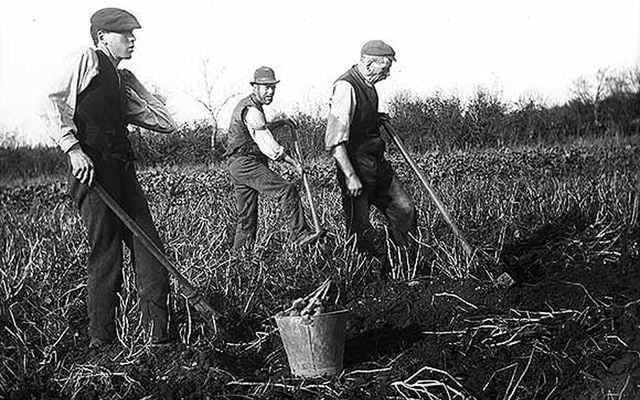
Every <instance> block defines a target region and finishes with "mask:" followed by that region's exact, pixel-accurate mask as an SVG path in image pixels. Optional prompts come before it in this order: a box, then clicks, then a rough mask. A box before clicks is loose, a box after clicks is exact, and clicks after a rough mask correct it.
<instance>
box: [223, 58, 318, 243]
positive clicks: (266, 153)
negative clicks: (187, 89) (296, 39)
mask: <svg viewBox="0 0 640 400" xmlns="http://www.w3.org/2000/svg"><path fill="white" fill-rule="evenodd" d="M278 82H280V81H279V80H277V79H276V77H275V73H274V71H273V69H271V68H269V67H260V68H258V69H257V70H256V71H255V73H254V79H253V81H252V82H251V86H252V87H253V92H252V93H251V94H250V95H248V96H247V97H245V98H244V99H242V100H240V102H239V103H238V105H237V106H236V107H235V109H234V111H233V114H232V115H231V122H230V124H229V133H228V144H227V151H226V156H227V157H228V169H229V174H230V175H231V180H232V182H233V186H234V193H235V197H236V212H237V225H236V233H235V238H234V243H233V248H234V250H241V249H243V248H248V249H251V248H252V247H253V244H254V243H255V240H256V232H257V228H258V195H259V194H266V195H269V196H274V197H275V198H276V199H277V200H278V202H279V204H280V208H281V212H282V214H283V216H284V218H285V219H286V220H287V222H288V231H289V239H290V241H292V242H294V243H308V239H309V237H310V236H312V232H311V230H310V229H309V226H308V225H307V223H306V221H305V219H304V212H303V210H302V203H301V201H300V197H299V196H298V191H297V189H296V187H295V186H294V185H293V184H292V183H291V182H289V181H287V180H285V179H284V178H282V177H281V176H280V175H278V174H276V173H275V172H273V171H272V170H271V169H270V168H269V166H268V161H269V160H272V161H278V162H285V163H287V164H290V165H291V166H293V167H294V168H295V169H296V171H297V172H298V173H299V174H302V172H303V170H302V165H301V164H300V163H299V162H298V161H297V160H295V159H293V158H292V157H291V156H290V155H289V154H287V151H286V150H285V148H284V147H282V146H281V145H280V144H279V143H278V142H277V141H276V139H275V138H274V137H273V134H272V130H273V129H276V128H278V127H280V126H283V125H288V126H290V127H291V128H293V129H295V128H296V123H295V122H294V121H293V120H291V119H290V118H284V119H279V120H276V121H272V122H267V120H266V117H265V114H264V109H263V107H264V106H265V105H269V104H271V102H272V101H273V96H274V95H275V91H276V84H277V83H278Z"/></svg>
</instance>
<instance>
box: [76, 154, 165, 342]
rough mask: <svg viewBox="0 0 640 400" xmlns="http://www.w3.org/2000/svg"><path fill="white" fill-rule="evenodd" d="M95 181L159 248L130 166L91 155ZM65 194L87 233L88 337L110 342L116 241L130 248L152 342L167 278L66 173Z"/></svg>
mask: <svg viewBox="0 0 640 400" xmlns="http://www.w3.org/2000/svg"><path fill="white" fill-rule="evenodd" d="M93 162H94V166H95V173H96V175H95V179H96V180H97V181H98V182H99V183H100V184H101V185H102V186H103V187H104V189H105V190H106V191H107V192H108V193H109V194H110V195H111V196H112V197H113V198H114V199H115V201H116V202H118V204H120V206H122V208H123V209H124V210H125V211H126V212H127V214H129V216H131V218H133V219H134V220H135V221H136V222H137V223H138V225H140V226H141V228H142V229H143V230H144V231H145V232H146V233H147V234H148V235H149V237H151V239H152V240H153V241H154V242H155V243H156V244H157V245H158V247H159V248H161V249H162V243H161V242H160V238H159V236H158V232H157V231H156V228H155V226H154V224H153V220H152V218H151V213H150V212H149V206H148V204H147V201H146V199H145V197H144V194H143V193H142V188H141V187H140V183H139V182H138V179H137V177H136V173H135V169H134V167H133V163H132V162H127V161H121V160H117V159H113V158H104V157H100V158H99V157H93ZM68 181H69V191H70V194H71V195H72V197H73V199H74V200H75V202H76V204H77V206H78V208H79V210H80V215H81V217H82V220H83V221H84V224H85V226H86V228H87V231H88V238H89V247H90V254H89V262H88V269H87V270H88V280H87V293H88V301H87V309H88V314H89V335H90V336H91V337H92V338H98V339H104V340H114V339H115V338H116V325H115V309H116V305H117V302H118V296H117V294H118V291H119V290H120V288H121V285H122V257H123V254H122V250H123V249H122V243H123V242H124V243H125V244H126V245H127V247H128V248H129V249H130V250H131V260H132V263H133V267H134V270H135V273H136V286H137V289H138V295H139V299H140V309H141V311H142V316H143V320H144V322H145V323H146V324H150V325H152V326H153V330H152V332H151V335H152V338H153V339H163V338H166V337H167V334H168V333H167V328H168V327H167V323H168V304H167V300H168V295H169V278H168V275H167V271H166V270H165V269H164V268H163V267H162V265H161V264H160V263H159V262H158V261H157V260H156V259H155V257H153V255H152V254H151V253H150V252H149V251H148V250H147V249H146V248H145V247H144V246H143V245H142V243H141V242H140V241H139V240H138V239H136V238H135V237H134V236H133V234H132V233H131V232H130V231H129V230H128V229H127V228H126V227H124V226H123V224H122V223H121V221H120V219H119V218H118V217H117V216H116V215H115V214H114V213H113V212H112V211H111V210H110V209H109V207H108V206H107V205H106V204H105V203H104V202H103V201H102V200H101V199H100V197H99V196H98V194H97V193H96V192H95V191H94V190H92V189H91V188H90V187H88V186H87V185H82V184H80V182H79V181H78V180H77V179H76V178H75V177H74V176H73V175H72V174H71V173H70V174H69V180H68Z"/></svg>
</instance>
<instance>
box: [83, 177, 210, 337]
mask: <svg viewBox="0 0 640 400" xmlns="http://www.w3.org/2000/svg"><path fill="white" fill-rule="evenodd" d="M92 188H93V190H95V191H96V193H98V196H100V198H101V199H102V201H104V202H105V204H106V205H107V206H108V207H109V208H110V209H111V211H113V213H114V214H116V216H117V217H118V218H120V220H121V221H122V223H123V224H124V225H125V226H126V227H127V228H128V229H129V230H130V231H131V233H133V235H134V236H135V237H136V238H137V239H138V240H140V242H141V243H142V245H143V246H144V247H145V248H146V249H147V250H149V252H150V253H151V254H152V255H153V256H154V257H155V258H156V259H157V260H158V262H160V264H161V265H162V266H163V267H164V268H165V269H166V270H167V272H169V273H170V274H171V275H172V276H173V277H174V278H175V279H176V280H177V281H178V284H179V285H180V286H181V287H182V288H183V291H184V294H185V295H186V296H187V299H189V301H190V302H191V303H192V304H193V305H194V307H195V308H196V309H197V310H198V311H200V312H201V313H203V314H204V315H203V316H204V317H205V318H207V321H208V322H211V321H209V318H212V319H213V324H214V326H215V317H216V315H217V312H216V311H215V309H214V308H213V306H211V304H209V303H208V302H207V301H206V300H204V299H203V298H202V297H200V295H199V294H198V292H197V290H196V288H195V287H194V286H193V285H192V284H191V282H189V281H188V280H187V278H185V277H184V276H183V275H182V274H181V273H180V271H178V270H177V269H176V267H174V265H173V264H172V263H171V261H169V259H168V258H167V256H165V254H164V252H162V250H160V249H159V248H158V246H157V245H156V243H155V242H154V241H153V240H152V239H151V238H150V237H149V235H148V234H147V233H146V232H145V231H144V230H143V229H142V228H141V227H140V225H138V223H137V222H136V221H135V220H134V219H133V218H131V217H130V216H129V214H127V212H126V211H125V210H124V209H123V208H122V207H121V206H120V204H118V202H117V201H115V199H114V198H113V197H111V195H110V194H109V193H107V191H106V190H105V189H104V188H103V187H102V186H101V185H100V183H98V182H95V181H94V183H93V185H92Z"/></svg>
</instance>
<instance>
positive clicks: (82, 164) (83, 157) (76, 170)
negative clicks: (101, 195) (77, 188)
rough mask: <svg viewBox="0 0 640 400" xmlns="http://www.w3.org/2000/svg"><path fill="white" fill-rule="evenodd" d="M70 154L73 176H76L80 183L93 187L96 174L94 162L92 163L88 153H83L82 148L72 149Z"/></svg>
mask: <svg viewBox="0 0 640 400" xmlns="http://www.w3.org/2000/svg"><path fill="white" fill-rule="evenodd" d="M68 154H69V162H70V163H71V173H72V174H73V176H75V177H76V178H77V179H78V180H79V181H80V183H82V184H85V185H89V186H91V184H92V183H93V178H94V174H95V169H94V167H93V161H91V159H90V158H89V156H88V155H87V153H85V152H84V151H82V149H81V148H80V147H76V148H72V149H71V150H69V153H68Z"/></svg>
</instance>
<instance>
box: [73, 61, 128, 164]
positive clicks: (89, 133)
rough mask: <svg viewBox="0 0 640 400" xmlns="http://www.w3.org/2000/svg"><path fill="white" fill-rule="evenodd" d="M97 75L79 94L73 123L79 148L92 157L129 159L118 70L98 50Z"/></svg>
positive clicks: (124, 97)
mask: <svg viewBox="0 0 640 400" xmlns="http://www.w3.org/2000/svg"><path fill="white" fill-rule="evenodd" d="M96 54H97V55H98V75H96V76H95V77H94V78H93V79H92V80H91V82H90V83H89V86H88V87H87V88H86V89H85V90H83V91H82V93H80V95H79V96H78V101H77V103H76V112H75V115H74V117H73V122H74V123H75V124H76V127H77V128H78V134H77V137H78V141H79V142H80V147H82V149H83V150H84V151H85V152H86V153H87V154H89V155H90V156H93V157H109V156H113V157H116V158H121V159H127V160H130V159H132V158H133V157H132V151H131V145H130V143H129V140H128V139H127V135H128V131H127V124H126V122H125V116H124V110H125V104H126V96H125V92H124V90H123V89H121V88H120V78H119V76H118V71H117V70H116V68H115V67H114V66H113V64H112V63H111V61H109V59H108V58H107V56H106V55H105V54H104V53H103V52H102V51H100V50H98V51H96Z"/></svg>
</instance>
